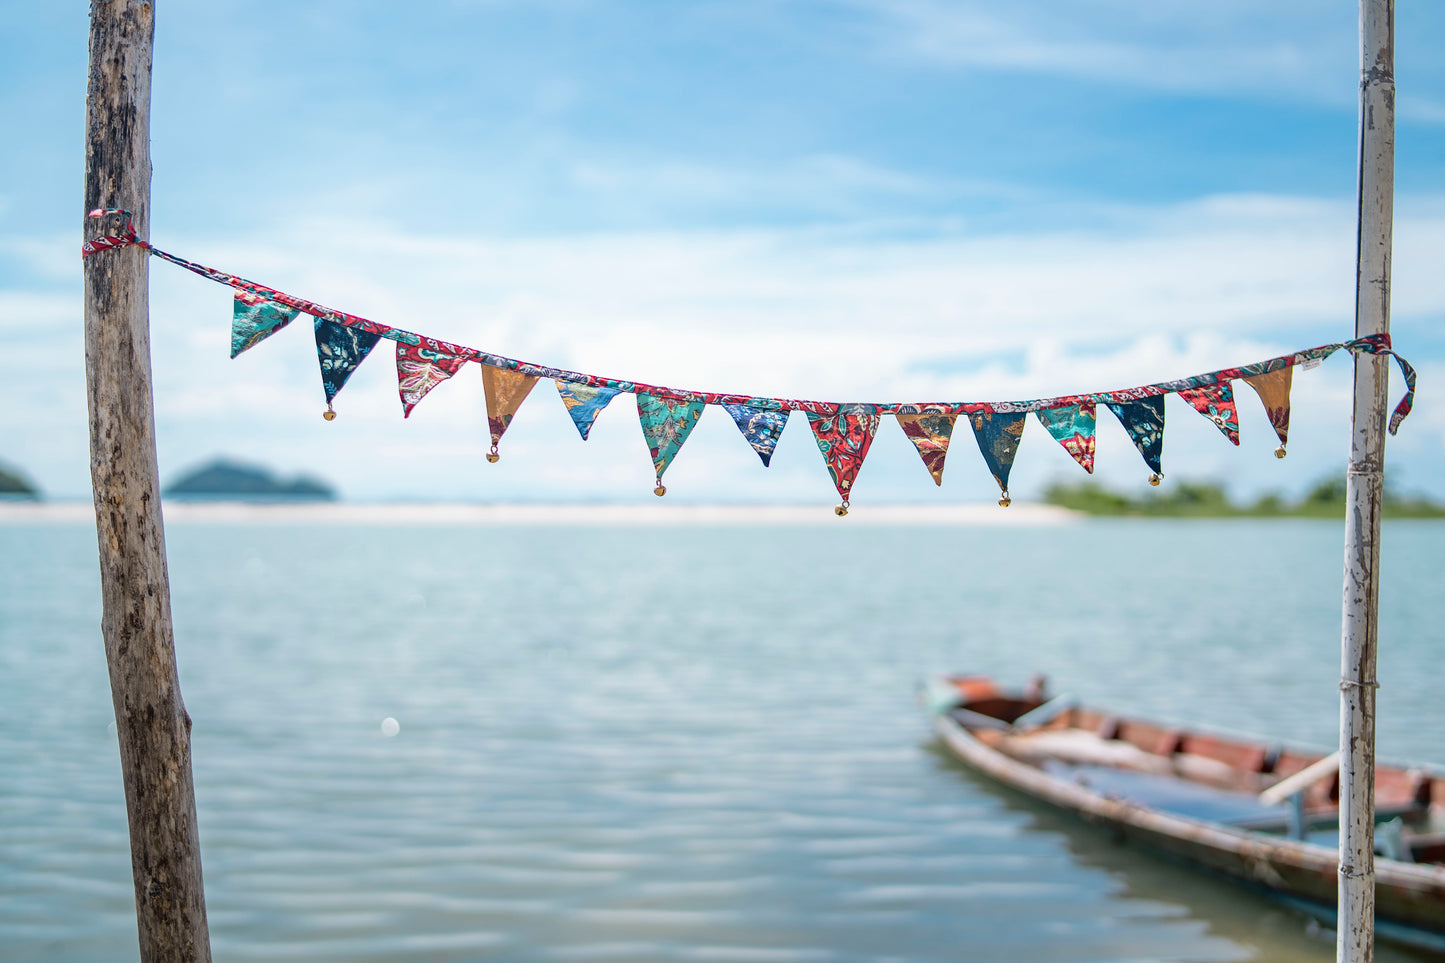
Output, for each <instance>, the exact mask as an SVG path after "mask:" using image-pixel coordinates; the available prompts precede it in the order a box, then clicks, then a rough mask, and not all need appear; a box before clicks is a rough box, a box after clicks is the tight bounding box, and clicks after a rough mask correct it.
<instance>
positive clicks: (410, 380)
mask: <svg viewBox="0 0 1445 963" xmlns="http://www.w3.org/2000/svg"><path fill="white" fill-rule="evenodd" d="M466 363H467V359H466V358H463V357H459V356H457V355H454V354H448V353H447V352H445V351H443V350H442V349H441V345H440V344H438V343H437V341H436V340H435V339H433V338H428V337H425V336H421V337H419V339H418V342H417V343H416V344H407V343H406V342H404V341H398V342H397V343H396V388H397V393H398V394H400V395H401V414H402V417H403V418H410V417H411V410H412V409H413V408H415V407H416V406H417V403H418V402H419V401H421V400H422V399H423V398H425V397H426V395H427V392H429V391H431V390H432V389H433V388H435V387H436V386H437V385H439V384H441V383H442V382H443V381H445V380H447V379H448V378H450V377H451V376H452V375H454V374H456V373H457V372H458V371H460V370H462V365H464V364H466Z"/></svg>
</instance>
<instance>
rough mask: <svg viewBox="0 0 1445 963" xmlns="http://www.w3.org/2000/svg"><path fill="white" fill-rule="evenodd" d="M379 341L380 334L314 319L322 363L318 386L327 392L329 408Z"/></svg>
mask: <svg viewBox="0 0 1445 963" xmlns="http://www.w3.org/2000/svg"><path fill="white" fill-rule="evenodd" d="M380 340H381V335H379V334H372V333H371V332H369V331H362V330H361V329H360V328H350V327H347V326H346V325H344V324H337V323H336V322H334V321H327V320H326V319H324V318H317V319H316V357H317V359H318V360H319V361H320V362H321V386H322V387H323V388H325V389H326V403H327V404H328V405H329V404H331V401H332V399H334V398H335V397H336V394H337V392H339V391H340V390H341V388H342V386H343V385H345V384H346V379H348V378H350V377H351V372H353V371H355V370H356V368H357V366H358V365H360V364H361V362H363V361H365V360H366V356H367V355H368V354H370V353H371V349H372V348H374V347H376V342H378V341H380Z"/></svg>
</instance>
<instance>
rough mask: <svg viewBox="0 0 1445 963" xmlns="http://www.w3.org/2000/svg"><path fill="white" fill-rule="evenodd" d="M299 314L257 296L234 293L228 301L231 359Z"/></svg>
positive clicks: (294, 310)
mask: <svg viewBox="0 0 1445 963" xmlns="http://www.w3.org/2000/svg"><path fill="white" fill-rule="evenodd" d="M300 313H301V312H299V311H297V310H296V309H295V308H288V307H287V306H286V305H284V304H277V303H276V302H275V301H269V300H267V299H266V298H263V297H261V296H260V295H259V294H252V293H251V292H249V291H237V292H236V297H235V298H234V299H233V300H232V302H231V357H233V358H234V357H236V355H238V354H240V353H241V352H242V351H245V350H246V349H247V348H254V347H255V346H256V345H258V344H260V343H261V342H262V341H265V340H266V339H267V338H269V337H271V335H273V334H275V333H276V332H277V331H280V330H281V329H282V328H284V327H286V325H288V324H290V323H291V322H292V321H294V320H296V315H298V314H300Z"/></svg>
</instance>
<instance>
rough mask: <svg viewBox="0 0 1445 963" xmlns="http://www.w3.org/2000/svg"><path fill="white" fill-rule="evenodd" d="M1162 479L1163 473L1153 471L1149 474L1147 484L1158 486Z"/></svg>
mask: <svg viewBox="0 0 1445 963" xmlns="http://www.w3.org/2000/svg"><path fill="white" fill-rule="evenodd" d="M1163 480H1164V473H1163V472H1162V471H1156V472H1154V473H1153V474H1151V475H1150V476H1149V484H1151V485H1153V486H1154V487H1155V488H1158V487H1159V483H1160V482H1162V481H1163Z"/></svg>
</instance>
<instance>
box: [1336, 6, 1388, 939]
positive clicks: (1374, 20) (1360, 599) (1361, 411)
mask: <svg viewBox="0 0 1445 963" xmlns="http://www.w3.org/2000/svg"><path fill="white" fill-rule="evenodd" d="M1394 195H1395V3H1394V0H1360V171H1359V234H1358V238H1357V250H1356V270H1355V337H1363V336H1365V335H1370V334H1382V333H1386V332H1388V331H1389V330H1390V244H1391V233H1392V221H1393V217H1394ZM1388 364H1389V359H1388V357H1384V356H1380V355H1357V356H1356V357H1355V408H1354V418H1353V423H1352V428H1351V438H1350V469H1349V474H1348V476H1347V478H1348V483H1347V487H1346V496H1345V498H1346V501H1345V506H1346V507H1345V591H1344V619H1343V628H1342V633H1341V634H1342V645H1341V660H1340V664H1341V670H1340V671H1341V677H1340V887H1339V916H1338V924H1337V934H1338V935H1337V942H1336V951H1337V959H1338V961H1339V963H1370V961H1372V960H1373V959H1374V957H1375V690H1376V688H1377V687H1378V685H1377V683H1376V679H1375V661H1376V660H1375V655H1376V642H1377V630H1378V625H1377V621H1376V615H1377V613H1378V610H1379V587H1380V581H1379V577H1380V572H1379V569H1380V511H1381V505H1382V503H1383V501H1384V489H1385V470H1384V467H1385V414H1386V410H1387V405H1388V399H1387V398H1386V394H1385V392H1386V389H1387V388H1388V387H1389V368H1388Z"/></svg>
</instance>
